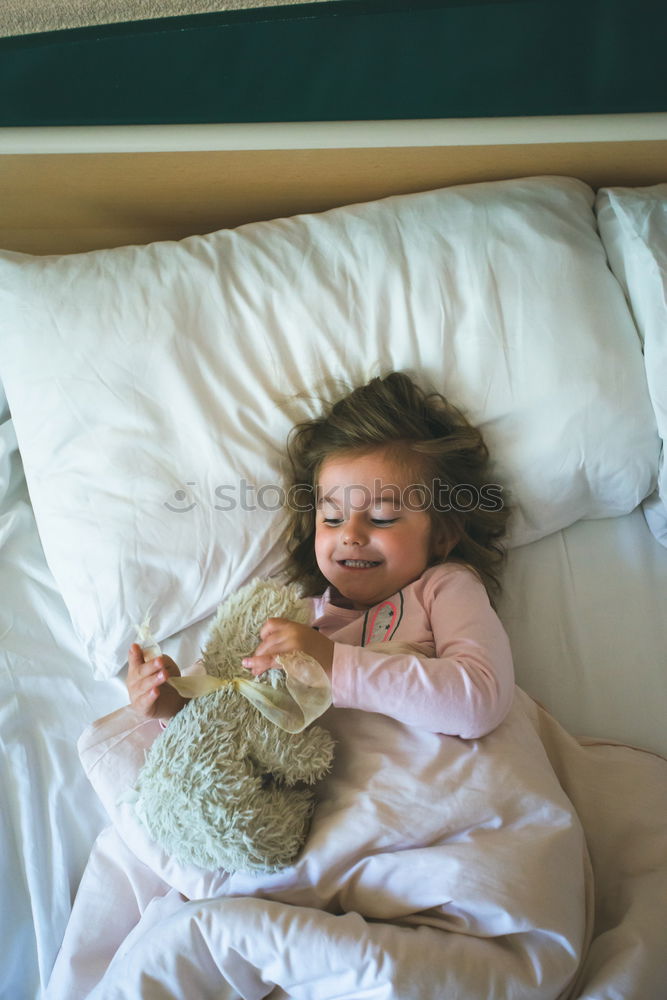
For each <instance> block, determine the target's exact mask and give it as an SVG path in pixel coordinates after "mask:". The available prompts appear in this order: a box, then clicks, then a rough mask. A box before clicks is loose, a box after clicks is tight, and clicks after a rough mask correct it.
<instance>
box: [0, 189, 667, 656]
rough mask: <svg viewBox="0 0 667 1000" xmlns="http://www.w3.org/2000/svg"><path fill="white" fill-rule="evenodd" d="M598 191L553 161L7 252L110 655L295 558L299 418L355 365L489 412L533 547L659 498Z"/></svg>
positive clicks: (33, 479) (79, 576)
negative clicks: (487, 175) (105, 245)
mask: <svg viewBox="0 0 667 1000" xmlns="http://www.w3.org/2000/svg"><path fill="white" fill-rule="evenodd" d="M593 201H594V195H593V192H592V191H591V189H590V188H589V187H587V186H586V185H584V184H583V183H581V182H579V181H576V180H570V179H566V178H533V179H526V180H517V181H503V182H497V183H487V184H479V185H468V186H464V187H459V188H451V189H449V190H442V191H434V192H427V193H423V194H415V195H406V196H402V197H394V198H389V199H386V200H383V201H378V202H373V203H370V204H365V205H355V206H350V207H346V208H340V209H335V210H333V211H330V212H325V213H323V214H321V215H310V216H300V217H296V218H291V219H282V220H278V221H274V222H261V223H254V224H252V225H247V226H244V227H242V228H240V229H238V230H236V231H233V232H229V231H227V232H219V233H213V234H211V235H209V236H203V237H198V236H197V237H191V238H189V239H186V240H183V241H182V242H179V243H157V244H153V245H150V246H146V247H124V248H120V249H115V250H104V251H97V252H93V253H86V254H78V255H72V256H67V257H41V258H40V257H30V256H24V255H20V254H12V253H6V254H4V255H0V322H1V324H2V329H3V334H2V337H1V338H0V373H1V374H2V376H3V377H4V380H5V387H6V390H7V394H8V397H9V401H10V404H11V407H12V413H13V416H14V419H15V422H16V430H17V435H18V439H19V445H20V448H21V451H22V454H23V459H24V462H25V468H26V476H27V480H28V484H29V488H30V492H31V496H32V499H33V503H34V508H35V515H36V518H37V524H38V526H39V530H40V534H41V537H42V541H43V544H44V549H45V552H46V556H47V559H48V561H49V565H50V567H51V569H52V571H53V574H54V576H55V578H56V581H57V583H58V585H59V587H60V588H61V590H62V593H63V596H64V599H65V602H66V603H67V606H68V608H69V611H70V613H71V615H72V618H73V621H74V624H75V627H76V628H77V630H78V633H79V635H80V637H81V639H82V641H83V643H84V644H85V647H86V649H87V652H88V656H89V657H90V659H91V661H92V663H93V665H94V668H95V670H96V672H97V674H98V675H99V676H105V675H108V674H111V673H113V672H114V671H116V670H118V669H119V668H120V667H121V666H122V665H123V663H124V662H125V658H126V652H127V647H128V644H129V643H130V642H131V641H133V639H134V632H133V627H132V624H133V622H138V621H139V620H140V619H141V618H142V617H143V615H144V613H145V612H146V610H147V609H148V608H149V606H150V607H152V619H153V624H154V628H155V632H156V633H157V637H158V638H161V637H165V636H168V635H170V634H172V633H175V632H177V631H178V630H180V629H181V628H183V627H185V626H186V625H188V624H190V623H191V622H194V621H197V620H199V619H201V618H203V617H204V616H206V615H208V614H210V613H211V612H212V610H213V609H214V608H215V606H216V604H217V603H218V602H219V601H220V600H221V599H222V597H223V596H224V595H225V594H226V593H228V592H229V591H230V590H232V589H234V588H236V587H238V586H240V585H241V584H243V583H244V582H246V581H247V580H248V579H249V578H251V577H252V576H254V575H256V574H259V573H262V574H268V573H270V572H272V571H274V570H275V569H276V568H277V566H278V565H279V562H280V560H281V557H282V543H281V535H280V531H281V516H280V513H279V511H278V510H277V509H276V508H277V506H278V502H279V499H280V498H279V494H278V489H279V486H280V484H281V481H282V480H281V470H282V469H283V454H284V443H285V439H286V436H287V433H288V430H289V428H290V427H291V425H292V424H293V423H294V422H295V421H297V420H300V419H304V418H306V417H309V416H311V415H313V414H315V413H317V412H319V411H320V408H321V403H320V401H319V399H318V398H317V396H318V394H321V395H323V396H325V397H327V398H331V397H332V395H333V394H334V393H335V392H336V391H337V387H334V385H333V383H334V382H335V381H336V380H338V381H340V380H342V381H344V382H345V383H349V384H358V383H360V382H363V381H366V380H367V379H368V378H370V377H371V376H373V375H376V374H380V373H383V372H386V371H389V370H392V369H404V370H410V371H411V372H413V373H414V374H415V375H416V376H417V377H418V378H419V379H421V380H422V381H423V382H424V383H425V384H428V385H430V386H432V387H435V388H437V389H439V390H441V391H444V392H445V393H446V394H447V395H448V396H449V397H450V398H451V399H452V401H453V402H455V403H456V404H458V405H459V406H461V407H462V408H463V409H464V410H465V411H467V413H468V415H469V417H470V418H471V419H472V420H473V421H474V422H475V423H478V424H480V425H481V427H482V429H483V431H484V433H485V436H486V439H487V441H488V444H489V446H490V448H491V450H492V453H493V454H494V455H495V456H496V459H497V469H496V471H497V477H499V478H500V481H501V482H504V483H505V484H506V485H507V486H508V487H509V490H510V491H511V494H512V497H513V499H514V502H515V503H516V505H517V509H516V514H515V517H514V522H513V529H512V542H513V544H521V543H524V542H529V541H531V540H533V539H535V538H539V537H541V536H543V535H546V534H549V533H550V532H552V531H556V530H558V529H560V528H562V527H564V526H565V525H567V524H570V523H572V522H573V521H576V520H578V519H579V518H583V517H607V516H610V515H616V514H622V513H625V512H627V511H629V510H631V509H632V508H633V507H634V506H635V505H636V504H637V503H638V502H639V501H641V500H642V498H643V497H645V496H646V495H647V494H648V493H649V492H650V491H651V490H652V489H653V488H654V484H655V477H656V473H657V461H658V451H659V444H658V439H657V435H656V428H655V421H654V417H653V412H652V409H651V405H650V401H649V399H648V393H647V389H646V382H645V378H644V372H643V367H642V358H641V351H640V348H639V342H638V339H637V335H636V332H635V330H634V327H633V324H632V320H631V317H630V314H629V311H628V309H627V306H626V304H625V301H624V299H623V295H622V293H621V290H620V288H619V286H618V284H617V283H616V281H615V280H614V279H613V277H612V275H611V274H610V272H609V270H608V268H607V265H606V260H605V256H604V251H603V248H602V246H601V244H600V241H599V239H598V237H597V233H596V229H595V219H594V215H593V211H592V205H593ZM494 475H495V474H494ZM232 507H233V509H230V508H232ZM257 507H262V508H263V509H253V508H257ZM270 508H273V509H270Z"/></svg>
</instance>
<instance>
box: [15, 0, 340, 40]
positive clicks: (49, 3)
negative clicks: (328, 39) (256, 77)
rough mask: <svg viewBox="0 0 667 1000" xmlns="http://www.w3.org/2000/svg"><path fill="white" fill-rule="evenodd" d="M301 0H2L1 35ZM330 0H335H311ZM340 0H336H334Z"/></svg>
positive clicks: (317, 0)
mask: <svg viewBox="0 0 667 1000" xmlns="http://www.w3.org/2000/svg"><path fill="white" fill-rule="evenodd" d="M296 2H298V0H218V2H217V3H215V2H213V0H0V36H3V35H4V36H6V35H27V34H31V33H33V32H35V31H56V30H58V29H60V28H80V27H83V26H85V25H91V24H112V23H114V22H117V21H139V20H142V19H144V18H153V17H175V16H176V15H178V14H203V13H206V12H210V11H222V10H242V9H245V8H249V7H279V6H285V5H287V4H291V3H296ZM309 2H310V3H330V2H332V0H309ZM333 2H336V0H333Z"/></svg>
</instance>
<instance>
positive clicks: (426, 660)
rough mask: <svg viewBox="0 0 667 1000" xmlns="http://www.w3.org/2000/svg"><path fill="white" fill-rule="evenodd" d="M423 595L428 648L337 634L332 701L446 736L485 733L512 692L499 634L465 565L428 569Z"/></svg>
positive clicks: (505, 649) (490, 610) (509, 657)
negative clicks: (388, 649)
mask: <svg viewBox="0 0 667 1000" xmlns="http://www.w3.org/2000/svg"><path fill="white" fill-rule="evenodd" d="M423 599H424V607H425V610H426V612H427V614H428V616H429V619H430V623H431V629H432V631H433V639H434V643H435V656H434V657H423V656H415V655H410V654H407V655H406V654H403V653H397V654H392V653H389V654H387V653H381V652H377V651H375V650H370V649H364V648H362V647H358V646H348V645H345V644H343V643H338V642H337V643H336V644H335V649H334V658H333V670H332V690H333V703H334V705H336V706H338V707H341V708H360V709H363V710H364V711H367V712H380V713H382V714H383V715H389V716H391V717H392V718H394V719H398V720H399V722H405V723H407V724H408V725H412V726H420V727H421V728H422V729H428V730H430V731H431V732H436V733H443V734H446V735H449V736H461V737H463V738H464V739H477V738H479V737H481V736H485V735H486V734H487V733H490V732H491V731H492V730H493V729H495V728H496V726H498V725H499V724H500V723H501V722H502V720H503V719H504V718H505V716H506V715H507V713H508V712H509V709H510V706H511V703H512V698H513V695H514V668H513V664H512V654H511V651H510V646H509V640H508V638H507V634H506V633H505V630H504V628H503V626H502V624H501V622H500V620H499V618H498V616H497V615H496V613H495V611H494V610H493V608H492V607H491V605H490V603H489V599H488V597H487V594H486V590H485V589H484V586H483V585H482V583H481V582H480V581H479V579H478V578H477V577H476V576H475V574H473V573H472V572H471V571H470V570H465V569H464V568H462V571H461V572H455V573H448V574H437V575H434V576H433V577H432V578H431V580H430V581H429V583H427V584H426V586H425V588H424V595H423Z"/></svg>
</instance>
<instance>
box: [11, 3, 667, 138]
mask: <svg viewBox="0 0 667 1000" xmlns="http://www.w3.org/2000/svg"><path fill="white" fill-rule="evenodd" d="M666 37H667V2H666V0H598V2H592V0H591V2H588V0H577V2H573V0H495V2H494V0H480V2H478V0H468V2H460V0H459V2H449V3H443V2H440V3H433V2H428V0H422V2H419V0H415V2H405V0H404V2H398V0H396V2H377V0H376V2H372V3H371V2H338V3H331V4H319V3H318V4H312V3H311V4H300V5H298V6H294V7H273V8H259V9H255V10H250V11H240V12H239V11H236V12H227V13H221V14H198V15H194V16H188V17H176V18H162V19H159V20H150V21H137V22H130V23H127V24H120V25H108V26H105V27H102V28H81V29H76V30H71V31H60V32H49V33H45V34H39V35H26V36H22V37H19V38H5V39H0V124H1V125H6V126H17V125H18V126H22V125H103V124H109V125H116V124H156V123H174V124H176V123H186V122H276V121H336V120H372V119H400V118H456V117H494V116H505V115H509V116H514V115H554V114H595V113H611V112H636V111H665V110H667V72H666V71H665V64H666V56H665V38H666Z"/></svg>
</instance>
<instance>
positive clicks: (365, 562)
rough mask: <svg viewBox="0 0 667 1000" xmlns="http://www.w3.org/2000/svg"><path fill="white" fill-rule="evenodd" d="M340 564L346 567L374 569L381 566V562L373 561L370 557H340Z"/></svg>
mask: <svg viewBox="0 0 667 1000" xmlns="http://www.w3.org/2000/svg"><path fill="white" fill-rule="evenodd" d="M338 565H339V566H344V567H345V569H374V568H375V567H376V566H379V565H380V563H379V562H371V560H370V559H339V560H338Z"/></svg>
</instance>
